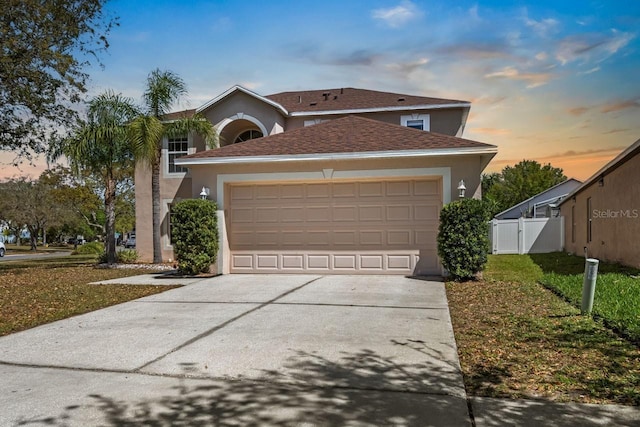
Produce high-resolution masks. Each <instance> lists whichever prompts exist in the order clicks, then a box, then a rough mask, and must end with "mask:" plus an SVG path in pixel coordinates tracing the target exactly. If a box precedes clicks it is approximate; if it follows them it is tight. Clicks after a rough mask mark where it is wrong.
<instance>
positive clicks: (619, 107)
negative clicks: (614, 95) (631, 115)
mask: <svg viewBox="0 0 640 427" xmlns="http://www.w3.org/2000/svg"><path fill="white" fill-rule="evenodd" d="M635 108H640V98H636V99H626V100H625V99H623V100H615V101H611V102H608V103H606V104H603V105H602V108H601V109H600V111H602V112H603V113H615V112H617V111H623V110H631V109H635Z"/></svg>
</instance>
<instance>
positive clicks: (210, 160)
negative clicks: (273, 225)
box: [175, 147, 498, 166]
mask: <svg viewBox="0 0 640 427" xmlns="http://www.w3.org/2000/svg"><path fill="white" fill-rule="evenodd" d="M497 152H498V148H497V147H487V148H476V147H471V148H441V149H429V150H401V151H361V152H356V153H327V154H296V155H281V156H244V157H206V158H191V159H185V158H178V159H176V160H175V163H176V165H181V166H192V165H216V164H218V165H219V164H238V163H271V162H306V161H314V160H349V159H389V158H404V157H442V156H460V155H474V154H480V155H490V156H491V157H493V156H494V155H495V154H496V153H497Z"/></svg>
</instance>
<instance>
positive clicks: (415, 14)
mask: <svg viewBox="0 0 640 427" xmlns="http://www.w3.org/2000/svg"><path fill="white" fill-rule="evenodd" d="M421 15H422V12H421V11H420V9H418V7H417V6H416V5H415V4H414V3H413V2H411V1H408V0H405V1H403V2H401V3H400V4H399V5H397V6H394V7H390V8H380V9H375V10H373V11H372V12H371V16H372V17H373V19H377V20H379V21H382V22H383V23H384V24H385V25H387V26H389V27H391V28H398V27H401V26H403V25H404V24H406V23H408V22H410V21H412V20H414V19H417V18H419V17H420V16H421Z"/></svg>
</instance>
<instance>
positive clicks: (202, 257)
mask: <svg viewBox="0 0 640 427" xmlns="http://www.w3.org/2000/svg"><path fill="white" fill-rule="evenodd" d="M171 212H172V223H171V236H172V238H173V250H174V253H175V256H176V259H177V261H178V270H180V272H181V273H183V274H188V275H194V274H199V273H208V272H209V268H210V267H211V264H213V263H215V262H216V256H217V255H218V224H217V216H216V204H215V203H213V202H211V201H209V200H199V199H190V200H184V201H182V202H179V203H177V204H176V205H175V206H174V207H173V208H172V211H171Z"/></svg>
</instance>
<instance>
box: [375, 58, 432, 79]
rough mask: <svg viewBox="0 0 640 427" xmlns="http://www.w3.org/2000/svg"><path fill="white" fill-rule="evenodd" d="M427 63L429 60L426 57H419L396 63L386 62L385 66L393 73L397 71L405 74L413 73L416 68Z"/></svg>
mask: <svg viewBox="0 0 640 427" xmlns="http://www.w3.org/2000/svg"><path fill="white" fill-rule="evenodd" d="M428 63H429V60H428V59H427V58H420V59H418V60H415V61H409V62H396V63H391V64H387V65H386V68H387V69H388V70H390V71H392V72H394V73H398V74H401V75H405V76H406V75H409V74H411V73H413V72H414V71H416V70H417V69H419V68H421V67H423V66H424V65H427V64H428Z"/></svg>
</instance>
